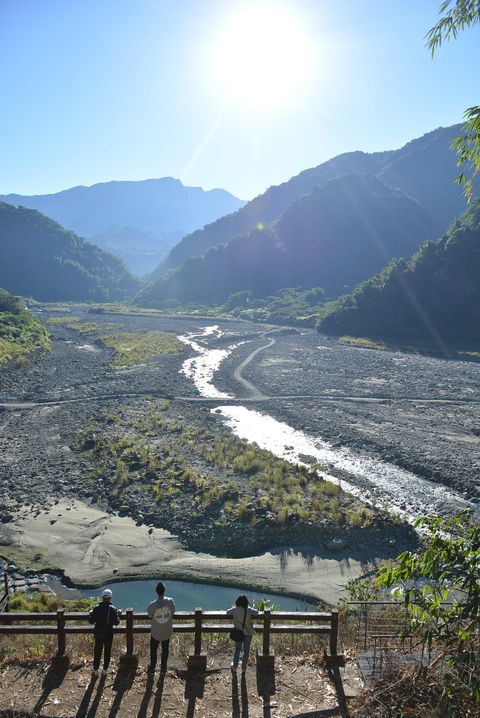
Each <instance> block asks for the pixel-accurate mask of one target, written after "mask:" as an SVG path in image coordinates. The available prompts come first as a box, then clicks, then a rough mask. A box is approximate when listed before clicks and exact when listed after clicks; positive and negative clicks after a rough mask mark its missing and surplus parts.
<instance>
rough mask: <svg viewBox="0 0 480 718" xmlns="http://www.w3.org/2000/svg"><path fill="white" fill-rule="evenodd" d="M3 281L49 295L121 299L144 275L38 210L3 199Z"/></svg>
mask: <svg viewBox="0 0 480 718" xmlns="http://www.w3.org/2000/svg"><path fill="white" fill-rule="evenodd" d="M0 287H3V288H5V289H6V290H7V291H9V292H11V293H12V294H21V295H23V296H32V297H34V298H35V299H39V300H45V301H58V300H96V301H109V300H110V301H118V300H125V299H127V298H128V297H130V296H131V295H132V294H134V293H135V292H136V291H138V289H139V287H140V281H139V280H138V279H137V278H135V277H134V276H133V275H132V274H130V272H129V271H128V270H127V268H126V267H125V265H124V264H123V262H122V261H121V260H120V259H118V258H117V257H114V256H112V255H111V254H107V253H106V252H104V251H103V250H101V249H100V248H99V247H96V246H95V245H93V244H90V243H89V242H87V241H86V240H84V239H81V238H80V237H77V236H76V235H75V234H74V233H73V232H70V231H67V230H66V229H64V228H63V227H61V226H60V225H59V224H57V222H54V221H53V220H51V219H50V218H49V217H45V216H44V215H43V214H41V213H40V212H39V211H38V210H32V209H27V208H25V207H20V208H16V207H13V206H12V205H9V204H7V203H4V202H0Z"/></svg>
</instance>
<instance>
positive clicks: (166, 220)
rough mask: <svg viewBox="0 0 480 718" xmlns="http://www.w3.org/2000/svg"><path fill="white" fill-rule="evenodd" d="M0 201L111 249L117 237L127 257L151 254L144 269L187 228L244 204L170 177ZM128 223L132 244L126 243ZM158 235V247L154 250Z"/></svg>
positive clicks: (8, 197)
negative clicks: (37, 212)
mask: <svg viewBox="0 0 480 718" xmlns="http://www.w3.org/2000/svg"><path fill="white" fill-rule="evenodd" d="M0 200H3V201H5V202H8V203H9V204H13V205H15V206H18V205H21V206H23V207H29V208H31V209H38V210H40V212H42V213H43V214H45V215H47V216H48V217H51V218H52V219H54V220H55V221H57V222H59V223H60V224H61V225H62V226H64V227H66V228H68V229H71V230H73V231H74V232H75V233H76V234H79V235H80V236H82V237H86V238H87V239H90V240H93V239H94V238H95V242H96V243H97V244H99V245H100V246H106V245H107V244H108V248H109V250H110V251H114V250H116V247H117V240H118V245H119V247H120V249H121V253H122V254H123V257H124V259H127V260H128V259H129V256H130V254H132V255H135V256H136V257H137V258H138V255H139V254H142V253H143V254H145V255H147V257H150V260H148V259H147V260H146V262H147V265H148V266H147V268H144V269H143V271H149V270H151V269H153V268H154V267H155V266H156V265H157V264H158V263H159V261H160V260H161V258H162V256H164V255H165V253H166V251H168V250H169V249H170V247H171V246H172V244H174V243H175V242H177V241H178V240H179V238H180V237H182V236H184V235H185V234H186V233H188V232H191V231H193V230H194V229H197V228H199V227H203V226H204V225H205V224H207V223H208V222H212V221H213V220H215V219H217V218H218V217H221V216H222V215H224V214H227V213H229V212H232V211H234V210H236V209H238V208H239V207H241V206H242V205H243V204H244V202H243V201H242V200H239V199H238V198H237V197H234V196H233V195H231V194H230V193H229V192H226V191H225V190H222V189H213V190H209V191H204V190H203V189H201V188H200V187H185V186H184V185H183V184H182V183H181V182H180V180H177V179H173V178H172V177H164V178H162V179H150V180H144V181H139V182H103V183H100V184H95V185H92V186H91V187H72V188H71V189H67V190H64V191H63V192H57V193H55V194H46V195H34V196H24V195H19V194H8V195H0ZM129 228H130V229H131V230H132V231H131V233H130V238H131V242H130V244H128V243H126V239H127V238H128V235H129ZM155 237H157V238H158V252H156V254H154V255H152V241H153V243H155V242H154V240H155ZM137 261H138V259H137ZM130 266H131V265H130ZM142 267H144V265H142ZM132 269H133V267H132ZM135 269H137V270H138V269H139V267H138V266H136V267H135Z"/></svg>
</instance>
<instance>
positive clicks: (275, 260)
mask: <svg viewBox="0 0 480 718" xmlns="http://www.w3.org/2000/svg"><path fill="white" fill-rule="evenodd" d="M436 230H437V228H436V226H435V225H434V223H433V222H432V221H431V219H430V217H429V215H428V213H427V212H426V211H425V210H424V209H423V208H422V207H421V206H420V205H419V204H418V203H417V202H415V200H413V199H412V198H411V197H409V196H408V195H406V194H405V193H404V192H402V191H401V190H394V189H392V188H391V187H389V186H387V185H386V184H385V183H384V182H382V181H381V180H380V179H379V178H378V177H375V176H374V175H366V174H358V175H345V176H342V177H338V178H336V179H333V180H330V181H328V182H326V183H324V184H323V185H321V186H319V187H317V188H315V190H314V191H313V192H311V193H310V194H308V195H305V196H303V197H301V198H300V199H298V200H297V201H296V202H294V203H293V204H292V205H291V206H290V207H289V208H288V209H287V210H286V211H285V212H284V213H283V215H282V216H281V217H280V218H279V219H277V220H276V221H275V222H272V223H271V224H270V225H268V226H267V227H266V228H256V229H254V230H253V231H252V232H250V233H249V234H248V235H246V236H243V237H237V238H235V239H234V240H232V241H231V242H230V243H229V244H227V245H220V246H219V247H216V248H211V249H210V250H209V251H208V252H207V254H206V255H205V256H204V257H196V258H192V259H189V260H187V261H186V262H185V263H184V264H183V265H182V266H181V267H179V268H178V269H176V270H174V271H172V272H171V273H170V274H169V275H167V276H166V277H163V278H160V279H158V280H157V281H156V282H154V283H153V284H151V285H149V286H147V287H146V288H145V289H144V290H143V291H142V292H141V294H140V295H139V296H138V298H137V299H136V302H137V303H138V304H140V305H142V306H162V304H163V302H168V301H171V300H176V301H178V302H180V303H189V302H194V303H206V304H221V303H223V302H225V301H226V299H227V298H228V297H229V295H230V294H232V293H234V292H238V291H243V290H252V291H253V292H254V293H255V294H256V295H257V296H266V295H268V294H271V293H273V292H275V291H277V290H279V289H281V288H284V287H301V288H307V289H308V288H311V287H322V288H323V289H325V291H326V292H327V295H330V296H331V297H335V296H338V295H339V294H342V293H343V292H344V291H345V287H346V286H348V287H353V286H355V284H357V283H358V282H360V281H362V280H364V279H366V278H367V277H369V276H370V275H371V274H373V273H374V272H377V271H379V270H380V269H381V268H382V267H383V266H385V264H387V263H388V262H389V261H390V260H391V259H392V257H394V256H398V255H404V256H411V254H412V253H413V252H414V251H415V250H416V249H417V248H418V247H419V245H420V244H421V243H422V242H423V241H425V240H426V239H430V238H432V237H433V236H435V232H436Z"/></svg>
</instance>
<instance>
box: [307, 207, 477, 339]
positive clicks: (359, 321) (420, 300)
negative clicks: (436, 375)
mask: <svg viewBox="0 0 480 718" xmlns="http://www.w3.org/2000/svg"><path fill="white" fill-rule="evenodd" d="M479 279H480V201H478V200H477V201H476V202H475V204H474V205H473V206H472V207H471V208H470V209H468V210H467V211H466V212H464V213H463V214H462V215H461V216H460V217H459V218H458V219H456V220H454V222H453V223H452V225H451V226H450V228H449V230H448V231H447V232H446V233H445V234H444V236H443V237H442V238H441V239H440V240H438V241H436V242H426V243H425V244H424V245H423V246H422V247H421V248H420V250H419V251H418V253H417V254H416V255H415V256H414V257H413V258H412V260H411V261H410V262H408V263H406V262H405V261H395V262H392V263H391V264H390V265H389V266H388V267H387V268H386V269H384V270H383V271H382V272H380V273H379V274H377V275H376V276H374V277H372V278H371V279H368V280H367V281H366V282H364V283H363V284H360V285H359V286H358V287H357V288H356V289H355V290H354V291H353V292H352V293H351V294H347V295H345V296H342V297H340V299H338V300H337V301H336V302H334V303H332V304H331V305H330V306H329V307H328V308H327V309H326V311H325V313H324V316H323V317H322V318H321V320H320V322H319V324H318V329H319V331H321V332H325V333H327V334H336V335H351V336H355V337H369V338H374V339H375V338H381V339H387V340H391V341H399V342H410V341H411V342H415V343H417V344H424V345H429V346H435V347H437V348H438V349H439V350H442V348H445V346H446V347H452V348H456V347H459V348H463V349H468V348H473V349H474V350H476V351H478V350H479V348H480V281H479Z"/></svg>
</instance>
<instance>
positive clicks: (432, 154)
mask: <svg viewBox="0 0 480 718" xmlns="http://www.w3.org/2000/svg"><path fill="white" fill-rule="evenodd" d="M460 132H461V125H453V126H452V127H447V128H443V127H440V128H438V129H436V130H433V131H432V132H429V133H427V134H426V135H424V136H423V137H420V138H418V139H415V140H412V141H411V142H408V143H407V144H406V145H405V146H404V147H402V148H401V149H399V150H390V151H386V152H374V153H372V154H367V153H365V152H348V153H346V154H342V155H339V156H337V157H334V158H333V159H331V160H328V161H327V162H324V163H323V164H321V165H318V166H317V167H313V168H311V169H307V170H305V171H303V172H301V173H300V174H299V175H297V176H295V177H292V178H291V179H290V180H288V182H284V183H283V184H281V185H278V186H274V187H270V188H269V189H267V190H266V192H264V193H263V194H261V195H259V196H258V197H256V198H255V199H253V200H252V201H250V202H247V203H246V204H245V205H244V206H243V207H241V208H240V209H239V210H237V211H236V212H234V213H233V214H229V215H227V216H225V217H221V218H220V219H218V220H216V221H215V222H213V223H211V224H209V225H207V226H206V227H204V229H198V230H196V231H195V232H193V233H191V234H190V235H187V236H186V237H184V238H183V239H182V241H181V242H180V243H179V244H177V245H176V246H175V247H173V249H172V250H171V251H170V253H169V256H168V257H167V259H166V260H165V262H164V264H163V266H162V267H161V268H160V270H161V271H162V272H163V273H165V272H166V271H168V270H169V269H171V268H173V267H178V266H180V265H181V264H182V263H183V262H184V261H185V260H186V259H188V258H189V257H195V256H201V255H204V254H205V253H206V252H207V251H208V249H210V248H211V247H215V246H218V245H219V244H228V242H231V241H232V239H234V238H236V237H238V236H244V235H246V234H248V233H249V232H251V231H252V230H253V229H254V228H255V227H257V226H258V225H267V224H269V223H271V222H273V221H275V220H276V219H277V218H278V217H279V216H280V215H281V214H283V213H284V212H285V211H286V210H287V209H288V207H289V206H290V205H291V204H293V202H295V201H297V200H298V199H300V198H301V197H302V196H304V195H306V194H309V193H310V192H312V191H313V190H314V188H315V187H318V186H319V185H322V184H323V183H325V182H327V181H328V180H331V179H334V178H336V177H339V176H342V175H348V174H357V175H358V174H362V175H364V174H374V175H377V176H378V177H379V178H380V179H381V180H383V181H384V182H385V183H386V184H387V185H389V186H391V187H398V188H400V189H402V190H403V191H404V192H405V193H406V194H408V195H410V196H411V197H413V198H414V199H415V200H417V202H419V203H420V204H421V205H422V207H423V209H424V210H425V212H426V213H427V214H428V215H429V217H430V220H431V223H432V228H433V227H435V228H436V231H437V233H436V235H435V234H434V236H438V234H439V233H440V232H441V231H443V230H444V229H445V228H446V227H447V226H448V224H449V223H450V222H451V220H452V219H453V217H455V216H456V215H458V214H460V212H462V211H463V210H464V208H465V200H464V198H463V195H462V191H461V188H460V187H459V186H458V185H456V184H454V178H455V177H456V175H457V174H458V169H457V166H456V156H455V153H454V152H452V150H451V149H450V144H451V142H452V140H453V139H454V138H455V137H456V136H457V135H458V134H459V133H460ZM160 273H161V272H160V271H158V272H156V276H158V275H159V274H160Z"/></svg>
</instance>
